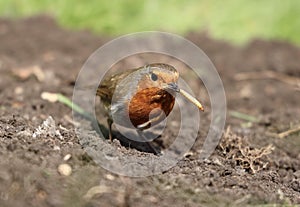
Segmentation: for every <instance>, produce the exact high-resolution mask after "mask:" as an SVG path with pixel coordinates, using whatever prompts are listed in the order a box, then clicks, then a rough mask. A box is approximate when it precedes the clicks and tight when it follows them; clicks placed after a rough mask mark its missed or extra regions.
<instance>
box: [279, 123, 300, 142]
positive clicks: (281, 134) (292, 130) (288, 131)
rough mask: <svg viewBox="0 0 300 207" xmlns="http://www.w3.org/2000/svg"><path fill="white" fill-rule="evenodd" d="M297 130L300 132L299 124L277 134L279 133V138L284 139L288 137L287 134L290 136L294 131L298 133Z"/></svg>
mask: <svg viewBox="0 0 300 207" xmlns="http://www.w3.org/2000/svg"><path fill="white" fill-rule="evenodd" d="M296 132H300V125H298V126H297V127H295V128H292V129H289V130H287V131H285V132H281V133H279V134H277V135H278V137H279V138H281V139H282V138H284V137H287V136H289V135H290V134H293V133H296Z"/></svg>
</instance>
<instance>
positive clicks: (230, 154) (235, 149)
mask: <svg viewBox="0 0 300 207" xmlns="http://www.w3.org/2000/svg"><path fill="white" fill-rule="evenodd" d="M219 148H220V149H221V150H222V153H223V155H224V156H225V157H226V159H232V160H234V161H235V163H236V165H238V166H241V167H242V168H243V169H245V170H247V171H250V172H252V173H256V172H258V171H260V170H261V169H264V168H266V166H267V165H268V162H267V161H265V160H264V159H262V158H263V157H264V156H266V155H268V154H270V153H271V152H272V151H273V150H274V149H275V148H274V146H273V145H271V144H270V145H268V146H266V147H262V148H253V147H251V146H249V143H248V142H247V141H246V140H245V139H243V138H242V137H240V136H238V135H236V134H234V133H232V131H231V130H230V127H228V128H227V130H226V132H225V133H224V137H223V139H222V140H221V143H220V144H219Z"/></svg>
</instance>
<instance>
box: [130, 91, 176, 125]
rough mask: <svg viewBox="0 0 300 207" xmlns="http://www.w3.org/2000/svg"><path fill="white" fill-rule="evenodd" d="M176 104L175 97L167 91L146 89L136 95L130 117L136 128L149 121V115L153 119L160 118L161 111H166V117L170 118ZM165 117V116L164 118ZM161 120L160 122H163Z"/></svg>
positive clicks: (132, 102) (131, 104)
mask: <svg viewBox="0 0 300 207" xmlns="http://www.w3.org/2000/svg"><path fill="white" fill-rule="evenodd" d="M174 103H175V97H173V96H172V95H171V94H170V93H168V92H167V91H163V90H161V89H159V88H146V89H143V90H141V91H139V92H138V93H136V94H135V95H134V96H133V98H132V99H131V101H130V103H129V117H130V120H131V122H132V124H133V125H134V126H135V127H136V126H138V125H140V124H143V123H145V122H147V121H149V115H150V113H151V112H152V113H151V117H152V118H154V117H155V116H159V113H158V112H160V110H157V109H161V110H163V111H164V113H165V116H168V115H169V113H170V112H171V111H172V109H173V106H174ZM163 117H164V116H163ZM162 120H163V118H162V119H161V120H159V121H158V122H160V121H162Z"/></svg>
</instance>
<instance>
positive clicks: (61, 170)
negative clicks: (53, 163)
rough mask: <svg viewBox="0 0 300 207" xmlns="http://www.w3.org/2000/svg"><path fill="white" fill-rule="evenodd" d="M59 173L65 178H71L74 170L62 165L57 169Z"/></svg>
mask: <svg viewBox="0 0 300 207" xmlns="http://www.w3.org/2000/svg"><path fill="white" fill-rule="evenodd" d="M57 171H58V172H59V174H61V175H64V176H69V175H71V174H72V168H71V166H70V165H68V164H60V165H59V166H58V168H57Z"/></svg>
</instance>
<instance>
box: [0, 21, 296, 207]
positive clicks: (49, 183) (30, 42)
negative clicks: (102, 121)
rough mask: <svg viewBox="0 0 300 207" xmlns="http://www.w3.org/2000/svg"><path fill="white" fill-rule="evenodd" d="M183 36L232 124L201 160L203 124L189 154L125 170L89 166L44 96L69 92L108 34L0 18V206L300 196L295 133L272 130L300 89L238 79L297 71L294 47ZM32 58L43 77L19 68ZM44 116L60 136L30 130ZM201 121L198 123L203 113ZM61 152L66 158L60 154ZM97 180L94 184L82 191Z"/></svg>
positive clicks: (282, 200)
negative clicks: (201, 58) (150, 172)
mask: <svg viewBox="0 0 300 207" xmlns="http://www.w3.org/2000/svg"><path fill="white" fill-rule="evenodd" d="M187 38H188V39H189V40H191V41H193V42H194V43H195V44H197V45H198V46H199V47H200V48H201V49H203V50H204V51H205V52H206V54H207V55H208V56H209V57H210V58H211V60H212V61H213V63H214V64H215V66H216V68H217V70H218V72H219V73H220V76H221V78H222V80H223V83H224V87H225V91H226V97H227V104H228V113H227V116H228V117H227V122H226V128H227V127H228V126H230V129H228V131H227V132H228V133H227V134H226V135H224V136H223V138H222V140H221V144H220V146H218V147H217V149H216V151H215V153H214V154H213V155H212V156H211V157H210V158H209V159H207V160H205V161H202V160H199V159H197V158H198V155H199V150H198V149H199V148H200V147H201V141H200V140H201V137H202V136H203V134H202V133H201V132H200V135H199V136H200V138H199V141H197V142H196V143H195V145H194V147H193V148H192V150H191V152H190V154H189V155H187V156H186V157H185V158H182V160H181V161H180V162H179V163H178V164H177V165H176V166H175V167H173V168H172V169H170V170H169V171H167V172H164V173H162V174H159V175H154V176H150V177H144V178H129V177H123V176H119V175H116V174H112V173H111V172H109V171H107V170H104V169H103V168H101V167H99V166H98V165H97V164H95V163H94V162H93V160H91V158H90V157H89V156H88V155H87V153H86V152H85V151H84V149H83V147H82V146H81V145H80V143H79V140H78V138H77V136H76V134H75V130H74V125H73V123H72V121H71V120H72V111H71V109H70V108H68V107H66V106H65V105H63V104H61V103H58V102H56V103H51V102H48V101H46V100H43V99H42V98H41V93H42V92H44V91H49V92H55V93H62V94H64V95H66V96H67V97H69V98H71V97H72V93H73V86H74V81H75V80H76V76H77V73H78V72H79V70H80V69H81V67H82V65H83V63H84V62H85V61H86V59H87V58H88V57H89V55H90V54H91V53H92V52H94V50H96V49H97V48H98V47H100V46H101V45H102V44H104V43H105V42H107V41H108V40H109V38H107V37H98V36H95V35H93V34H91V33H89V32H85V31H82V32H73V31H66V30H64V29H61V28H59V27H58V26H57V25H56V23H55V22H54V21H53V20H52V19H50V18H48V17H42V16H39V17H34V18H29V19H25V20H17V21H13V20H7V19H0V41H1V44H0V206H247V205H248V206H253V205H259V204H275V203H276V204H283V205H285V206H290V205H297V204H300V153H299V152H300V151H299V149H300V137H299V135H300V133H299V132H296V133H293V134H291V135H289V136H286V137H285V138H282V139H280V138H278V137H274V136H273V134H274V133H275V134H277V133H280V132H283V131H286V130H289V129H290V128H293V127H295V126H296V125H299V124H300V121H299V120H300V119H299V118H300V108H299V101H300V91H299V87H298V88H297V86H296V85H292V84H291V83H289V81H280V80H274V79H270V78H267V77H264V76H263V73H261V74H262V75H260V76H259V79H255V80H252V79H251V80H243V81H238V80H236V79H235V75H236V74H237V73H240V72H253V71H256V72H262V71H265V70H267V71H275V72H277V73H278V74H281V75H287V76H288V77H294V78H297V77H298V78H300V48H298V47H296V46H293V45H291V44H289V43H285V42H277V41H262V40H253V41H252V42H250V43H249V44H248V45H246V46H244V47H236V46H233V45H231V44H228V43H226V42H222V41H216V40H213V39H211V38H209V37H208V36H207V35H206V34H200V33H191V34H189V35H187ZM34 66H37V67H40V68H41V69H42V72H43V74H44V75H45V78H44V79H43V80H37V78H36V76H35V75H32V76H29V77H26V74H25V75H24V74H23V76H22V71H24V70H25V69H26V68H29V69H30V68H32V67H34ZM24 68H25V69H24ZM298 80H299V79H298ZM204 102H205V101H204ZM206 104H207V103H206ZM232 111H238V112H242V113H245V114H248V115H252V116H254V117H257V118H258V119H259V120H260V121H258V122H252V123H248V122H247V121H245V120H243V119H240V118H236V117H235V116H232V115H231V112H232ZM49 116H52V117H53V119H54V121H55V124H56V127H57V129H58V130H59V132H60V134H61V137H59V136H58V135H52V134H48V135H47V134H46V135H43V136H38V137H33V136H32V135H33V133H34V132H36V129H37V128H38V126H40V125H41V124H42V123H43V121H44V120H46V119H47V118H48V117H49ZM203 119H204V120H202V122H203V128H205V127H207V124H206V121H207V122H209V121H208V120H209V117H208V115H204V116H203ZM205 120H206V121H205ZM168 140H172V131H170V133H169V134H168V135H167V136H166V137H161V138H160V139H159V141H160V142H158V143H156V144H158V145H161V147H163V146H164V145H165V144H167V143H168ZM100 141H101V142H103V145H104V146H110V145H111V144H110V143H109V142H108V141H103V140H101V139H99V142H100ZM270 144H271V145H272V146H274V149H273V150H272V151H271V153H270V154H268V153H267V154H268V155H262V157H261V158H258V159H256V160H254V161H253V162H252V161H251V160H253V159H252V158H253V156H254V151H256V152H258V151H259V149H261V150H263V149H264V147H267V146H268V145H270ZM113 146H117V147H119V149H120V151H121V152H122V151H123V152H126V153H131V154H135V153H136V154H138V153H141V152H139V151H137V150H135V149H132V148H125V147H122V146H121V145H120V143H119V142H118V141H117V140H116V141H114V143H113ZM251 150H252V151H251ZM245 151H247V152H249V151H250V153H248V154H247V153H246V154H245ZM67 154H71V155H72V156H71V159H69V160H67V161H64V159H63V158H64V157H65V155H67ZM147 154H149V153H146V152H143V153H142V154H141V155H140V156H147ZM150 154H151V153H150ZM151 156H154V155H151ZM62 163H67V164H69V165H70V166H71V167H72V170H73V172H72V174H71V175H70V176H63V175H61V174H59V173H58V170H57V169H58V166H59V165H60V164H62ZM251 166H252V167H253V166H254V168H253V169H255V170H253V169H252V168H251ZM95 186H98V190H99V191H98V192H97V193H95V194H88V195H87V192H88V191H89V190H90V189H91V188H92V187H95ZM89 192H91V191H89Z"/></svg>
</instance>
